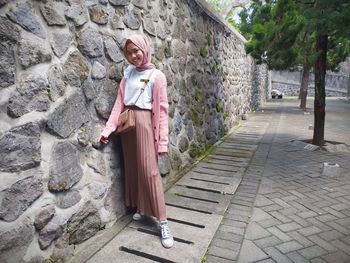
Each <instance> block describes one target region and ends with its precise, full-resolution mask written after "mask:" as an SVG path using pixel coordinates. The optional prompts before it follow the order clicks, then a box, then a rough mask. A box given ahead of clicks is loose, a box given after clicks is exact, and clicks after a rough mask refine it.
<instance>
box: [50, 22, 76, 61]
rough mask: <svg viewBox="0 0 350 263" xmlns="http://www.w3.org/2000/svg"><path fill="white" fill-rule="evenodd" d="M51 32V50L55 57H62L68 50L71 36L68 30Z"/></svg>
mask: <svg viewBox="0 0 350 263" xmlns="http://www.w3.org/2000/svg"><path fill="white" fill-rule="evenodd" d="M51 32H52V37H51V39H50V44H51V48H52V50H53V52H54V53H55V55H56V56H58V57H62V56H63V55H64V54H65V53H66V51H67V50H68V48H69V45H70V44H71V42H72V40H73V35H72V34H71V33H70V32H69V31H68V30H64V29H60V30H52V31H51Z"/></svg>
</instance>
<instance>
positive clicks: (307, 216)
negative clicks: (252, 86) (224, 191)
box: [206, 99, 350, 263]
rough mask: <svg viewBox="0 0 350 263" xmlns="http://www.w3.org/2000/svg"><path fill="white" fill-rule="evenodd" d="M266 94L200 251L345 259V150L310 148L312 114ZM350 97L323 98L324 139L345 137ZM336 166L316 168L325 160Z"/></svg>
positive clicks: (348, 209) (221, 256) (348, 243)
mask: <svg viewBox="0 0 350 263" xmlns="http://www.w3.org/2000/svg"><path fill="white" fill-rule="evenodd" d="M297 105H298V102H297V100H296V99H289V100H288V99H287V100H283V101H272V102H269V103H267V104H266V106H265V109H264V112H261V113H259V114H253V116H251V117H252V118H253V119H254V120H255V121H257V122H258V121H259V120H260V119H262V118H265V119H266V118H268V117H269V118H270V122H269V127H268V129H267V130H266V132H265V135H264V137H263V138H262V139H261V141H260V144H259V147H258V148H257V151H256V152H255V155H254V156H253V158H252V160H251V163H250V165H249V167H248V169H247V170H246V172H245V173H244V175H243V179H242V182H241V184H240V185H239V187H238V189H237V191H236V193H235V194H234V196H233V198H232V200H231V204H230V206H229V207H228V210H227V211H226V213H225V215H224V221H223V224H222V225H221V226H220V227H219V229H218V231H217V233H216V235H215V237H214V239H213V240H212V242H211V244H210V246H209V249H208V251H207V255H206V262H209V263H212V262H213V263H214V262H215V263H220V262H243V263H245V262H329V263H331V262H332V263H333V262H334V263H338V262H340V263H341V262H350V153H349V152H337V153H329V152H325V151H321V150H317V151H310V150H307V149H304V148H303V145H302V144H298V143H292V142H291V141H293V140H305V139H311V138H312V131H310V130H308V126H309V124H312V123H313V121H312V120H313V114H312V113H310V114H308V113H304V112H303V111H300V110H299V109H297ZM349 113H350V104H349V102H346V101H344V100H340V99H329V100H327V113H326V128H325V139H326V140H332V141H337V142H342V143H347V144H348V145H350V114H349ZM324 162H328V163H338V164H339V165H340V173H339V175H337V176H334V177H329V176H324V175H322V167H323V163H324Z"/></svg>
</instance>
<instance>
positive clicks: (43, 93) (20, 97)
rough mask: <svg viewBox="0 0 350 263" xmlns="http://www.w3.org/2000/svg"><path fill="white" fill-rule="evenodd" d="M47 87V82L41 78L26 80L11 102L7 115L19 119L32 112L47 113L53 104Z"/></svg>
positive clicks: (20, 85)
mask: <svg viewBox="0 0 350 263" xmlns="http://www.w3.org/2000/svg"><path fill="white" fill-rule="evenodd" d="M47 87H48V86H47V81H46V80H45V79H43V78H41V77H34V76H32V77H28V78H27V79H24V80H23V82H21V83H20V84H19V87H18V89H17V91H16V93H15V94H14V95H13V96H12V97H11V98H10V100H9V104H8V105H7V114H8V115H9V116H11V117H13V118H17V117H21V116H22V115H24V114H26V113H29V112H31V111H39V112H43V111H47V110H48V109H49V107H50V103H51V101H50V97H49V94H48V92H47Z"/></svg>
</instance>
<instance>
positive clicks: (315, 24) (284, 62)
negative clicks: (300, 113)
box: [238, 0, 350, 146]
mask: <svg viewBox="0 0 350 263" xmlns="http://www.w3.org/2000/svg"><path fill="white" fill-rule="evenodd" d="M250 8H251V9H250V10H249V9H246V10H244V11H243V12H242V13H241V23H242V25H239V26H238V28H240V29H241V31H242V33H243V34H244V35H245V36H246V38H247V39H248V43H247V46H246V48H247V52H248V53H250V54H251V55H252V56H253V57H254V58H256V60H257V62H258V63H266V64H267V65H268V66H269V68H270V69H279V70H282V69H288V68H290V67H291V66H296V65H302V66H303V67H304V73H305V74H306V72H309V69H310V68H311V65H312V66H313V68H314V72H315V101H314V133H313V139H312V143H313V144H315V145H319V146H322V145H323V144H324V123H325V106H326V104H325V97H326V96H325V75H326V69H327V68H328V69H333V70H334V69H336V68H337V66H338V65H339V63H340V62H341V61H344V60H345V58H346V56H349V54H350V47H349V37H350V33H349V31H350V27H349V25H350V1H349V0H334V1H327V0H299V1H293V0H275V1H259V0H256V1H253V3H252V5H251V6H250ZM306 75H307V74H306ZM303 76H304V74H303ZM303 82H304V84H303V85H307V82H305V81H302V83H303ZM306 87H307V86H306ZM306 90H307V89H306ZM302 92H303V91H302ZM302 92H301V93H302ZM300 95H301V96H306V95H305V94H300ZM305 98H306V97H305ZM305 105H306V100H305ZM301 107H305V106H304V105H301Z"/></svg>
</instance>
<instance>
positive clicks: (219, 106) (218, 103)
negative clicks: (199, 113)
mask: <svg viewBox="0 0 350 263" xmlns="http://www.w3.org/2000/svg"><path fill="white" fill-rule="evenodd" d="M215 109H216V111H217V112H218V113H219V112H221V111H222V106H221V102H220V101H218V100H217V101H216V102H215Z"/></svg>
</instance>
